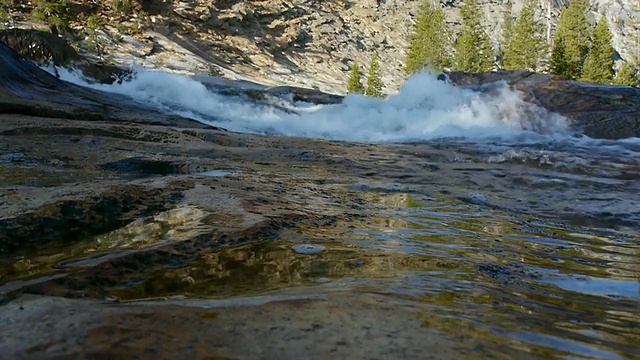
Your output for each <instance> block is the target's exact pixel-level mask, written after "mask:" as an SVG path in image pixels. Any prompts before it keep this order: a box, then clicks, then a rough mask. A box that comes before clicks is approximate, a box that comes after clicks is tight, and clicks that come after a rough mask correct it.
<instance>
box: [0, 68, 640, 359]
mask: <svg viewBox="0 0 640 360" xmlns="http://www.w3.org/2000/svg"><path fill="white" fill-rule="evenodd" d="M169 82H173V85H174V86H165V85H167V84H168V83H169ZM100 87H102V86H100ZM185 89H188V93H187V92H186V90H185ZM108 90H110V91H116V92H120V93H123V94H128V95H132V96H134V97H137V98H138V99H140V100H145V99H146V100H153V101H156V102H157V103H158V106H161V107H165V108H166V109H167V110H168V111H174V112H179V113H182V114H189V115H192V116H194V117H196V118H198V119H200V120H201V121H204V122H207V123H212V124H215V125H222V126H224V127H227V128H230V129H233V130H238V131H250V132H258V133H276V134H280V135H297V136H316V137H326V138H332V139H344V140H357V141H385V142H388V141H416V140H418V141H427V140H430V139H435V138H442V137H451V136H456V137H462V138H459V139H440V140H438V141H435V142H432V143H430V146H433V147H435V148H449V149H453V150H454V151H455V153H456V154H458V155H457V156H458V157H457V158H455V159H448V160H447V161H449V162H454V163H459V164H460V166H461V167H462V166H467V168H466V170H467V171H468V172H473V171H477V172H478V174H480V175H479V176H485V177H486V176H487V175H486V174H487V173H490V174H491V175H490V177H491V176H493V177H494V178H495V179H502V178H505V177H509V176H511V179H513V184H514V185H518V186H519V188H520V190H519V191H520V192H516V190H514V189H509V188H505V189H501V192H497V191H496V192H494V193H493V194H489V195H488V194H487V193H486V192H483V191H480V190H478V191H475V190H477V189H473V188H472V185H471V183H470V185H469V187H470V188H469V191H468V196H465V197H460V196H458V197H456V196H448V194H450V193H452V192H453V193H455V191H454V190H450V191H447V192H445V193H435V192H434V191H430V190H429V185H430V184H426V183H425V182H426V180H424V179H415V178H414V179H410V180H407V181H404V182H403V181H402V180H399V181H398V180H397V179H394V180H393V182H391V181H390V182H389V183H387V184H381V185H380V184H378V185H371V184H364V183H356V184H339V185H336V186H338V188H337V190H339V191H343V192H348V191H355V192H356V193H357V194H358V196H359V197H361V198H363V199H365V200H366V201H365V202H364V203H362V204H359V205H358V206H359V207H360V209H361V210H362V211H361V215H362V216H361V217H358V218H351V219H348V220H347V219H342V220H340V221H339V222H338V223H337V224H334V225H333V226H331V227H317V228H314V227H307V228H300V229H297V231H299V232H300V233H301V234H302V235H303V236H304V238H305V239H306V240H307V242H308V243H309V245H313V246H315V247H313V248H312V247H311V246H307V247H304V246H303V247H302V248H306V249H316V250H318V251H296V249H300V246H301V245H304V244H303V243H301V242H300V241H292V240H289V239H287V238H286V237H284V236H283V237H282V238H278V239H271V240H268V241H262V242H258V243H252V244H246V245H242V246H236V247H226V248H222V249H216V251H209V252H205V253H202V254H199V255H198V256H197V257H196V258H195V259H191V260H189V262H188V263H187V264H185V265H181V266H165V267H160V268H157V269H155V270H153V271H152V272H150V273H148V274H146V275H145V276H144V277H143V278H139V279H138V281H134V282H128V283H126V284H122V283H120V284H117V285H114V286H112V287H109V288H107V293H108V296H111V297H117V298H120V299H128V300H135V299H142V298H149V297H161V296H168V295H184V296H187V297H190V298H202V297H204V298H227V297H231V296H237V295H254V294H261V293H265V292H270V291H275V290H282V289H287V288H291V287H296V286H310V287H312V289H314V290H313V291H323V289H330V288H331V289H344V290H349V291H355V292H358V291H362V292H376V293H383V294H386V295H388V297H389V299H390V300H389V301H394V300H398V301H402V304H403V306H410V307H412V308H414V309H416V311H417V312H418V314H419V316H420V318H421V319H422V320H423V321H424V324H425V326H427V327H431V328H437V329H439V330H441V331H443V332H445V333H451V334H452V336H454V337H459V338H460V341H461V343H463V342H464V339H465V338H476V339H481V341H482V343H483V347H482V348H481V349H475V350H476V351H479V352H481V353H483V354H485V355H486V356H487V357H492V356H497V355H503V356H509V355H512V356H514V357H517V356H519V355H522V354H523V353H528V354H530V355H534V356H538V357H553V358H565V359H575V358H607V359H623V358H631V357H636V356H637V357H640V348H639V347H638V342H639V341H640V232H639V228H638V224H640V195H639V194H640V143H639V142H638V139H626V140H621V141H600V140H594V139H588V138H584V137H579V136H570V135H567V128H566V126H565V125H564V122H563V120H562V119H561V118H559V117H557V116H556V115H553V114H547V113H545V112H544V111H542V110H540V109H535V108H531V107H529V106H528V105H526V104H524V103H523V102H522V101H521V100H520V99H519V97H518V95H517V94H515V93H512V92H510V91H507V90H505V89H502V90H500V91H499V92H498V93H494V94H493V95H491V96H492V97H489V98H483V97H481V96H480V95H477V94H474V93H471V92H468V91H462V90H458V89H455V88H452V87H450V86H448V85H446V84H444V83H441V82H437V81H435V80H433V79H431V78H429V77H426V76H423V77H420V76H419V77H416V78H414V79H413V80H411V81H410V82H409V83H408V84H407V86H406V87H405V88H404V89H403V91H401V92H400V93H399V94H398V95H396V96H394V97H392V98H391V99H389V100H386V101H383V100H376V99H367V98H364V97H359V96H355V97H349V98H347V100H346V101H345V103H344V104H343V105H340V106H331V107H325V108H322V107H313V106H310V105H308V104H307V105H304V104H294V103H289V104H288V106H289V108H292V109H294V110H296V113H294V114H292V113H289V112H287V111H284V110H283V109H282V107H281V106H280V107H275V106H272V107H269V105H265V104H262V105H259V106H258V105H255V104H250V103H248V102H246V101H245V100H241V99H227V98H224V97H221V96H220V95H216V94H215V93H214V92H212V91H211V90H210V89H208V88H207V87H205V86H204V85H202V84H198V83H195V82H194V80H192V79H190V78H187V77H181V76H178V75H168V74H152V73H148V72H143V73H141V74H139V76H138V78H137V79H136V80H134V81H132V82H125V83H124V84H122V85H114V86H112V87H110V88H108ZM181 90H184V92H181ZM243 101H245V102H243ZM280 105H282V104H280ZM211 114H216V116H218V117H221V118H217V119H213V117H212V116H211ZM230 118H234V119H235V120H234V121H231V120H229V119H230ZM351 119H352V120H354V121H355V123H354V122H349V121H347V120H351ZM532 130H536V131H537V133H533V132H532ZM540 132H543V133H544V132H547V133H548V132H553V133H554V135H541V134H540ZM419 150H420V145H419V144H417V145H416V150H415V154H417V153H418V152H419ZM415 154H413V155H415ZM415 156H418V155H415ZM378 161H381V160H380V159H378ZM389 161H391V162H393V161H395V160H393V159H391V160H389ZM476 164H477V165H476ZM493 165H500V166H502V167H501V168H495V169H493V168H491V166H493ZM416 166H417V165H416ZM434 166H437V165H434ZM474 166H475V167H474ZM229 174H230V173H228V172H224V173H223V172H220V173H218V172H216V173H211V174H209V175H210V176H226V175H229ZM205 175H206V174H205ZM496 181H497V180H496ZM489 185H491V184H487V186H486V188H490V187H489ZM453 186H454V185H452V187H453ZM522 188H524V189H525V190H526V191H522ZM425 189H426V190H425ZM633 189H636V190H637V191H634V190H633ZM334 190H336V189H334ZM496 194H497V195H496ZM290 196H293V194H291V195H290ZM308 206H311V205H308ZM324 206H325V209H335V208H339V207H340V205H338V204H333V203H330V202H327V203H326V204H324ZM332 207H333V208H332ZM320 211H322V210H320ZM337 211H338V212H339V211H341V209H337ZM216 216H218V215H215V216H212V215H211V214H206V213H203V212H202V211H201V210H198V209H197V208H188V209H180V210H176V211H174V212H170V213H167V214H164V215H158V216H156V217H154V218H150V219H142V220H140V221H138V222H136V223H134V224H131V225H130V226H128V227H127V228H125V229H121V230H118V231H117V232H115V233H112V234H107V235H104V236H101V237H99V238H95V239H88V240H87V241H85V242H81V243H79V244H75V245H74V246H73V247H67V248H64V247H63V248H53V247H48V248H47V249H36V250H35V251H34V250H33V249H31V250H30V252H29V253H28V254H22V255H20V256H17V257H13V258H12V260H7V261H5V265H4V268H3V269H2V271H3V274H2V275H3V277H4V278H5V279H10V280H16V279H20V278H25V277H27V276H35V275H42V274H48V273H51V272H64V271H70V269H75V268H78V267H83V266H87V265H86V264H87V263H91V261H94V262H95V259H96V258H95V257H91V258H90V259H89V260H87V255H88V254H103V253H109V252H113V251H114V250H117V251H133V250H135V249H137V248H140V247H141V246H149V245H154V244H155V245H157V244H160V243H166V242H167V241H177V239H180V238H185V237H189V236H194V234H197V233H199V231H200V230H202V231H205V230H206V225H207V224H209V225H210V222H211V221H212V220H211V219H215V218H216ZM206 219H209V220H206ZM226 220H228V218H227V219H226ZM203 229H205V230H203ZM296 247H298V248H296ZM74 259H75V260H74ZM78 259H79V260H78ZM5 260H6V259H5ZM87 261H88V262H87ZM100 261H102V260H100ZM105 261H106V260H105ZM116 283H117V282H116Z"/></svg>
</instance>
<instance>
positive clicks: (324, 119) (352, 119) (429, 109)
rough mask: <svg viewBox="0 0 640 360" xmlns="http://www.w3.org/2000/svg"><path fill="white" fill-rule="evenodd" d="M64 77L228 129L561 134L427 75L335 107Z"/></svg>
mask: <svg viewBox="0 0 640 360" xmlns="http://www.w3.org/2000/svg"><path fill="white" fill-rule="evenodd" d="M58 73H59V75H60V77H61V78H63V79H64V80H67V81H70V82H73V83H76V84H79V85H83V86H90V87H92V88H97V89H100V90H105V91H109V92H115V93H119V94H123V95H127V96H130V97H132V98H134V99H137V100H139V101H141V102H144V103H152V104H154V106H156V107H158V108H161V109H164V110H165V111H167V112H172V113H176V114H179V115H184V116H188V117H191V118H194V119H197V120H199V121H202V122H204V123H207V124H211V125H214V126H219V127H223V128H226V129H228V130H231V131H241V132H250V133H261V134H274V135H284V136H303V137H318V138H326V139H334V140H350V141H371V142H388V141H421V140H429V139H434V138H443V137H463V138H468V139H470V138H472V139H481V138H510V137H514V136H522V134H523V133H537V134H547V133H548V134H552V133H553V134H558V133H565V132H567V129H568V127H567V124H566V122H565V121H564V118H562V117H561V116H559V115H557V114H551V113H549V112H547V111H546V110H544V109H542V108H539V107H537V106H535V105H532V104H528V103H526V102H525V101H523V100H522V98H521V96H520V94H518V93H517V92H514V91H512V90H510V89H509V88H508V87H507V86H506V85H495V86H492V87H491V88H488V89H487V90H486V91H482V92H476V91H471V90H468V89H463V88H459V87H454V86H451V85H449V84H447V83H445V82H443V81H439V80H437V79H436V78H435V76H433V75H432V74H428V73H421V74H416V75H414V76H412V77H411V78H409V79H408V80H407V82H406V83H405V84H404V86H403V87H402V89H401V90H400V91H399V92H398V93H397V94H394V95H391V96H389V97H388V98H387V99H376V98H370V97H365V96H362V95H349V96H347V97H346V98H345V99H344V101H343V102H342V104H339V105H327V106H309V104H300V103H294V102H292V101H285V103H283V100H282V99H279V100H278V101H273V102H271V103H264V104H258V103H256V102H252V101H248V100H245V99H242V98H238V97H230V96H223V95H220V94H217V93H216V92H215V91H212V90H210V89H208V88H207V87H206V86H205V85H203V84H202V83H200V82H198V81H196V80H194V79H193V78H191V77H189V76H185V75H179V74H172V73H164V72H156V71H150V70H143V69H138V70H137V71H136V72H135V75H134V76H133V77H132V79H130V80H128V81H124V82H122V83H120V84H114V85H100V84H89V83H88V82H86V81H85V80H84V79H82V78H81V77H79V76H78V75H77V73H76V72H69V71H66V70H63V69H58Z"/></svg>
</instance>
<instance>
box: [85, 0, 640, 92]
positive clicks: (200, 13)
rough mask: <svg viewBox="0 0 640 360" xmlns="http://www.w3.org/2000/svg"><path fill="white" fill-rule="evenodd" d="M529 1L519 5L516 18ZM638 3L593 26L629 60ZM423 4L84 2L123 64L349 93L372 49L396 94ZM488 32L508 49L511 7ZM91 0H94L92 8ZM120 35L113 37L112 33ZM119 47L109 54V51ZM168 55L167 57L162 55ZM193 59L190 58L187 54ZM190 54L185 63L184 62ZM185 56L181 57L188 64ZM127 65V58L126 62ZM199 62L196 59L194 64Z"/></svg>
mask: <svg viewBox="0 0 640 360" xmlns="http://www.w3.org/2000/svg"><path fill="white" fill-rule="evenodd" d="M524 1H525V0H513V2H514V4H513V16H517V14H518V13H519V11H520V9H521V8H522V5H523V3H524ZM634 1H638V0H592V1H591V7H590V13H589V19H590V21H591V22H593V23H595V21H597V20H598V19H600V17H601V16H606V17H607V19H608V20H609V24H610V27H611V31H612V33H613V45H614V48H615V49H616V50H617V52H618V53H619V55H620V57H621V58H623V59H625V58H628V57H629V55H630V52H632V51H636V48H637V47H636V46H635V45H634V44H632V42H633V41H632V40H631V39H632V36H631V35H635V34H633V32H632V28H631V27H630V26H629V19H631V18H635V19H638V18H640V12H633V11H632V10H631V5H632V2H634ZM420 2H421V0H350V1H343V0H323V1H316V0H285V1H281V0H260V1H258V0H254V1H239V0H190V1H171V2H168V1H163V0H134V3H135V9H136V13H135V14H134V15H132V16H129V17H126V16H124V17H123V16H121V15H117V14H114V12H112V11H109V9H108V7H107V6H106V5H104V4H103V5H96V4H95V3H92V4H93V5H88V4H85V3H84V2H82V1H80V2H77V1H76V2H75V3H76V5H77V6H80V5H82V6H85V7H87V8H88V7H89V6H92V7H93V9H92V11H98V12H100V11H103V15H104V17H105V23H106V24H107V29H106V31H105V33H104V34H105V38H106V39H107V40H108V43H109V44H107V48H108V51H107V52H108V53H116V54H118V53H119V54H120V55H124V56H117V59H119V60H122V61H123V62H124V60H126V62H127V63H128V62H130V59H131V55H133V57H134V58H135V60H136V62H138V63H143V65H146V66H152V67H165V68H166V67H169V68H177V69H178V70H184V71H193V70H194V69H198V68H201V66H203V64H204V63H205V62H208V63H213V64H216V65H215V66H214V68H215V70H217V71H221V72H223V73H225V72H226V71H231V72H233V73H236V74H243V75H246V76H249V77H251V78H255V79H259V80H262V81H263V82H266V83H269V82H271V83H273V84H276V83H278V84H291V85H301V86H305V87H316V88H318V89H320V90H323V91H329V92H344V91H345V90H346V80H347V77H348V71H349V69H350V67H351V65H352V64H353V61H354V60H357V61H358V62H359V63H360V64H361V65H364V70H365V74H364V76H365V78H366V70H367V69H368V63H369V59H370V57H371V53H372V52H373V51H377V52H378V54H379V58H380V65H381V69H382V75H383V81H384V83H385V84H386V86H387V87H386V88H385V89H384V90H385V91H386V92H388V93H391V92H394V91H395V90H397V89H398V87H399V86H400V85H401V84H402V83H403V82H404V80H405V75H404V72H403V70H402V69H403V66H404V63H405V49H406V46H407V37H408V35H409V32H410V31H411V24H412V21H413V18H414V16H415V13H416V9H417V7H418V5H419V4H420ZM479 2H480V5H481V7H482V9H483V11H484V15H485V23H486V29H487V32H488V33H489V35H490V37H491V39H492V42H493V44H494V47H495V48H496V49H497V48H498V47H499V42H500V37H501V30H502V24H503V13H504V9H505V5H506V0H479ZM565 2H567V0H539V7H538V11H537V16H538V17H539V19H540V20H541V21H542V22H543V23H544V24H545V26H548V27H549V32H551V31H552V30H553V29H554V28H555V24H556V22H557V18H558V15H559V13H560V9H561V7H562V6H563V4H564V3H565ZM87 3H88V2H87ZM440 3H441V6H443V8H444V10H445V14H446V18H447V22H448V25H449V26H450V28H451V29H452V30H453V31H452V33H454V34H455V33H457V32H458V31H459V30H460V15H459V12H460V11H459V9H460V6H461V5H462V1H461V0H444V1H443V0H440ZM141 11H144V13H146V14H148V15H149V16H148V18H147V19H146V20H145V21H146V22H147V25H148V26H146V27H145V30H143V31H142V34H140V33H139V32H138V35H137V36H136V37H137V39H129V37H128V36H125V43H117V41H115V40H114V39H115V36H113V35H114V34H116V33H121V32H122V27H123V26H124V25H126V24H128V23H129V24H133V23H135V22H136V21H138V23H141V22H142V20H141V17H140V14H141ZM109 34H111V35H109ZM109 47H110V48H109ZM163 53H164V54H168V55H167V56H164V57H163ZM185 54H186V55H185ZM183 55H185V56H183ZM180 56H182V57H180ZM127 58H128V60H127ZM194 59H196V60H194Z"/></svg>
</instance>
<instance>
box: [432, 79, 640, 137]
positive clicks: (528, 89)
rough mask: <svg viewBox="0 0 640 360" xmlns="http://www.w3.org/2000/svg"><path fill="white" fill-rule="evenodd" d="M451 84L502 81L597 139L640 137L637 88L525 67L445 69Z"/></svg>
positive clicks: (471, 85)
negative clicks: (481, 70) (470, 70)
mask: <svg viewBox="0 0 640 360" xmlns="http://www.w3.org/2000/svg"><path fill="white" fill-rule="evenodd" d="M440 79H443V80H444V79H446V80H447V81H448V82H450V83H451V84H453V85H456V86H463V87H468V88H471V89H475V90H482V89H483V88H484V87H486V85H488V84H492V83H497V82H505V83H507V84H508V85H509V86H510V87H511V88H513V89H515V90H517V91H519V92H521V93H522V95H523V97H524V100H525V101H528V102H531V103H534V104H537V105H540V106H542V107H544V108H545V109H547V110H549V111H552V112H555V113H558V114H561V115H563V116H564V117H566V118H567V119H568V120H569V121H570V123H571V125H572V127H573V128H575V129H577V130H579V131H581V132H582V133H584V134H585V135H587V136H589V137H593V138H599V139H622V138H629V137H640V89H637V88H634V87H630V86H614V85H602V84H591V83H584V82H578V81H571V80H567V79H564V78H561V77H558V76H554V75H549V74H536V73H533V72H528V71H498V72H487V73H465V72H447V73H443V74H441V76H440Z"/></svg>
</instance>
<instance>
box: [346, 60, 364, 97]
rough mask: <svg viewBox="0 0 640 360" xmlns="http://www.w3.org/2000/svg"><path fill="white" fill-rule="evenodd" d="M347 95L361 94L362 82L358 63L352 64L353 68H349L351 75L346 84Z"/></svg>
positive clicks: (362, 91)
mask: <svg viewBox="0 0 640 360" xmlns="http://www.w3.org/2000/svg"><path fill="white" fill-rule="evenodd" d="M347 93H349V94H363V93H364V86H362V81H361V80H360V66H358V62H357V61H354V62H353V67H352V68H351V74H350V75H349V83H348V84H347Z"/></svg>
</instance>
